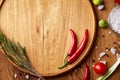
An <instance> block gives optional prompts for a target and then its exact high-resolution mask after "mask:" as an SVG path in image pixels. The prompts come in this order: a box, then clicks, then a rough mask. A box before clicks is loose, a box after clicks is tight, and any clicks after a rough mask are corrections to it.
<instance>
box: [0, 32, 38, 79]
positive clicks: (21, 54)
mask: <svg viewBox="0 0 120 80" xmlns="http://www.w3.org/2000/svg"><path fill="white" fill-rule="evenodd" d="M0 43H1V47H2V49H3V51H4V52H5V55H6V57H7V58H9V59H10V60H11V61H12V62H13V63H14V64H16V65H17V66H19V67H20V68H21V69H24V70H25V71H26V72H29V73H32V74H33V75H35V76H38V77H40V76H39V74H38V72H37V71H36V70H35V69H34V68H33V67H32V65H31V63H30V61H29V59H28V57H27V55H26V51H25V48H23V47H22V46H21V45H20V43H15V42H14V40H10V39H7V38H6V36H5V35H4V34H3V33H1V32H0Z"/></svg>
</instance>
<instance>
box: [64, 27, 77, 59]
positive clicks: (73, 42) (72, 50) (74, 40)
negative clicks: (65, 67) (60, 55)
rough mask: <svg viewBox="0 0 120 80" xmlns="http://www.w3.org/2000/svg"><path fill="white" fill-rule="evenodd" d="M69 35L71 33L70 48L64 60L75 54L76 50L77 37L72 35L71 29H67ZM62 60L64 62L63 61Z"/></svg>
mask: <svg viewBox="0 0 120 80" xmlns="http://www.w3.org/2000/svg"><path fill="white" fill-rule="evenodd" d="M69 31H70V33H71V36H72V46H71V48H70V49H69V51H68V53H67V55H66V57H65V60H66V58H67V57H68V56H71V55H73V53H74V52H75V50H76V48H77V37H76V34H75V33H74V31H73V30H72V29H69ZM65 60H64V61H65Z"/></svg>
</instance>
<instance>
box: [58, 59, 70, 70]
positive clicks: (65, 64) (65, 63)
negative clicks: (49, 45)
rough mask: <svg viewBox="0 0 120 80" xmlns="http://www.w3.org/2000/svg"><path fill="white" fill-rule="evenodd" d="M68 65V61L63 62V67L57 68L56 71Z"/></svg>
mask: <svg viewBox="0 0 120 80" xmlns="http://www.w3.org/2000/svg"><path fill="white" fill-rule="evenodd" d="M68 64H69V63H68V61H65V62H64V65H63V66H60V67H58V69H62V68H64V67H66V66H67V65H68Z"/></svg>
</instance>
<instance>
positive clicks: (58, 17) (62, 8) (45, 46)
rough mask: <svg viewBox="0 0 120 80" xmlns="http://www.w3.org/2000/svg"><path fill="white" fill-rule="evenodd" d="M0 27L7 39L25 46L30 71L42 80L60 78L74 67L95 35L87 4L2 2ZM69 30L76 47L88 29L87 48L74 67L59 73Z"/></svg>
mask: <svg viewBox="0 0 120 80" xmlns="http://www.w3.org/2000/svg"><path fill="white" fill-rule="evenodd" d="M86 7H88V8H86ZM85 8H86V9H85ZM88 13H89V15H88ZM0 23H1V30H2V31H3V32H4V33H5V34H6V36H7V37H9V38H13V39H14V40H15V41H18V42H19V43H21V44H22V45H23V46H25V48H26V51H27V55H28V57H29V59H30V61H31V63H32V65H33V67H34V68H35V69H36V70H37V71H38V72H39V73H40V74H41V75H42V76H54V75H58V74H62V73H63V72H66V71H68V70H70V69H72V68H73V67H75V66H76V65H77V64H78V63H80V62H81V60H82V59H83V58H84V57H85V56H86V55H87V53H88V51H89V49H90V48H91V45H92V42H93V39H94V35H95V17H94V13H93V10H92V7H91V5H90V2H89V1H88V0H84V1H81V0H74V1H73V0H66V1H64V0H35V1H34V2H33V1H32V0H26V1H25V0H18V1H16V0H9V1H5V3H4V5H3V6H2V9H1V15H0ZM69 28H72V29H73V30H74V31H75V33H76V34H77V39H78V43H80V41H81V40H82V38H83V35H84V32H85V29H88V30H89V39H88V44H87V46H86V49H85V50H84V51H83V53H82V55H81V56H80V57H79V59H77V60H76V61H75V63H73V64H71V65H69V66H67V67H66V68H64V69H58V66H60V65H63V60H64V58H65V56H66V54H67V51H68V49H69V48H70V45H71V42H72V41H71V40H72V39H71V35H70V34H69Z"/></svg>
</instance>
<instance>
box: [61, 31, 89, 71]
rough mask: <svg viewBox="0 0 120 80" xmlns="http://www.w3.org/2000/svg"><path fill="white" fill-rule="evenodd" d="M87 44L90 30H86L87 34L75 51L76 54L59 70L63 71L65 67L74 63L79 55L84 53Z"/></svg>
mask: <svg viewBox="0 0 120 80" xmlns="http://www.w3.org/2000/svg"><path fill="white" fill-rule="evenodd" d="M87 42H88V29H86V30H85V34H84V37H83V40H82V42H81V43H80V45H79V47H78V49H77V50H76V51H75V53H74V54H73V55H72V56H71V57H69V58H68V59H67V60H66V61H65V63H64V65H63V66H61V67H59V69H62V68H64V67H65V66H67V65H68V64H71V63H73V62H74V61H75V60H76V59H77V58H78V57H79V55H80V54H81V53H82V52H83V50H84V49H85V46H86V44H87Z"/></svg>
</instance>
